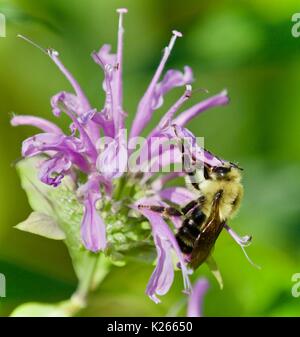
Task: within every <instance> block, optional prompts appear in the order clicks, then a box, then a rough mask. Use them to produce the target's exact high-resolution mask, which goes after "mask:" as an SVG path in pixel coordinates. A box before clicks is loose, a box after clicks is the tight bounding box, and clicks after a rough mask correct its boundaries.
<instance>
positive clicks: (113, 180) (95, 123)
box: [11, 9, 242, 303]
mask: <svg viewBox="0 0 300 337" xmlns="http://www.w3.org/2000/svg"><path fill="white" fill-rule="evenodd" d="M117 12H118V13H119V27H118V43H117V51H116V53H112V52H111V46H110V45H107V44H105V45H103V46H102V47H101V48H100V49H99V51H98V52H93V53H92V58H93V60H94V61H95V63H96V64H97V65H99V66H100V68H101V70H102V71H103V72H104V81H103V90H104V92H105V101H104V104H103V108H102V109H101V110H100V111H98V110H97V109H96V108H94V107H92V106H91V104H90V103H89V101H88V99H87V97H86V95H85V94H84V92H83V90H82V89H81V87H80V86H79V84H78V82H77V81H76V80H75V78H74V77H73V75H72V74H71V73H70V72H69V70H67V68H65V66H64V65H63V63H62V62H61V60H60V58H59V54H58V52H57V51H55V50H53V49H43V48H41V47H39V46H37V45H36V44H34V43H33V42H32V41H30V40H28V39H27V38H25V37H23V36H20V37H22V38H23V39H25V40H26V41H28V42H30V43H31V44H34V45H35V46H36V47H38V48H39V49H41V50H42V51H43V52H44V53H45V54H46V55H48V56H49V57H50V59H51V60H52V61H53V62H54V63H55V64H56V65H57V67H58V68H59V70H60V71H61V72H62V73H63V74H64V76H65V77H66V78H67V80H68V81H69V82H70V84H71V86H72V88H73V92H72V93H69V92H66V91H61V92H59V93H57V94H55V95H54V96H53V97H52V99H51V108H52V112H53V114H54V115H55V116H56V117H59V116H60V115H61V114H62V113H65V114H66V115H67V116H68V117H69V118H70V127H69V128H70V131H69V132H68V133H66V134H65V133H63V132H62V130H61V129H60V128H59V127H57V126H56V125H55V124H54V123H52V122H49V121H47V120H45V119H42V118H38V117H33V116H21V115H19V116H13V118H12V120H11V124H12V125H13V126H17V125H32V126H35V127H37V128H39V129H40V130H41V131H42V133H38V134H36V135H35V136H33V137H30V138H28V139H26V140H25V141H24V142H23V145H22V155H23V157H24V158H26V157H33V156H37V155H39V156H40V155H42V156H44V160H43V161H42V164H41V165H40V167H39V177H40V180H41V181H42V182H43V183H45V184H47V185H51V186H53V187H57V186H59V185H60V184H61V183H62V181H63V179H64V177H65V176H66V175H68V176H70V177H71V178H72V179H74V180H75V182H76V184H77V186H78V190H77V191H76V196H77V197H78V200H79V201H80V204H81V208H82V211H83V216H82V223H81V238H82V243H83V245H84V246H85V248H86V249H88V250H90V251H92V252H95V253H96V252H99V251H103V250H105V249H106V248H107V243H109V244H110V249H111V247H113V243H112V241H113V239H112V238H113V236H112V234H111V232H109V235H108V231H109V228H114V223H115V222H116V223H120V222H121V228H122V230H126V228H127V227H126V226H128V228H129V223H130V221H133V218H130V212H131V211H132V208H133V209H134V210H135V212H136V213H140V215H142V216H144V217H146V218H147V219H148V220H149V222H150V225H151V232H152V238H153V243H154V246H155V248H156V251H157V263H156V267H155V269H154V271H153V274H152V276H151V278H150V281H149V283H148V286H147V290H146V293H147V294H148V295H149V297H150V298H151V299H152V300H154V301H155V302H156V303H157V302H159V301H160V300H159V298H158V296H161V295H164V294H165V293H166V292H167V291H168V290H169V289H170V287H171V285H172V282H173V278H174V263H173V258H172V256H173V255H175V257H176V259H177V262H178V266H179V268H180V269H181V273H182V275H183V282H184V289H185V292H189V289H190V283H189V276H188V274H189V272H190V271H188V269H187V266H186V260H185V257H184V256H183V254H182V253H181V251H180V249H179V247H178V244H177V241H176V239H175V236H174V229H173V228H170V227H169V225H168V224H167V223H166V222H165V221H164V219H163V218H162V217H161V215H159V214H157V213H155V212H152V211H150V210H147V209H140V208H138V207H137V206H136V205H138V204H140V203H141V202H142V201H144V202H146V203H147V204H149V203H151V204H153V205H167V203H168V202H172V203H175V204H179V205H182V204H184V203H186V202H188V201H189V200H192V199H193V197H194V195H193V194H192V193H191V192H189V191H188V190H187V189H186V188H184V187H172V188H164V185H165V184H166V182H168V181H171V180H172V179H174V178H177V177H179V176H182V175H183V172H171V173H168V174H164V173H163V172H161V170H160V169H161V168H163V167H164V166H165V165H167V164H174V163H180V162H181V152H180V150H179V149H178V147H176V146H171V147H169V148H166V149H161V147H160V145H159V143H160V142H161V141H163V140H165V139H167V140H168V139H171V138H173V137H175V136H176V137H178V136H179V137H182V138H186V137H188V138H189V140H190V141H189V146H188V149H189V151H190V153H191V156H194V157H195V158H196V159H197V158H198V157H199V158H200V157H201V158H202V159H201V160H202V161H204V162H206V163H208V164H209V165H212V166H214V165H218V164H220V163H221V162H223V161H222V160H221V159H219V158H217V157H215V156H214V155H212V154H211V153H208V152H207V151H205V150H204V149H203V148H202V147H201V146H199V145H198V144H197V143H196V138H195V136H194V135H193V134H192V133H191V132H190V131H188V130H187V129H186V128H185V126H186V124H187V123H188V122H189V121H190V120H191V119H192V118H195V117H196V116H198V115H199V114H201V113H202V112H204V111H206V110H208V109H209V108H212V107H215V106H219V105H224V104H227V103H228V96H227V92H226V91H222V92H221V93H220V94H217V95H216V96H213V97H211V98H208V99H206V100H205V101H203V102H200V103H198V104H196V105H194V106H192V107H191V108H189V109H187V110H185V111H183V112H181V113H179V114H178V110H179V109H180V108H181V107H182V106H183V105H184V103H185V102H186V101H187V100H188V99H189V98H190V97H191V95H192V87H191V83H192V81H193V74H192V70H191V69H190V68H189V67H187V66H185V67H184V70H183V72H181V71H178V70H173V69H171V70H168V71H167V72H166V73H165V74H164V75H163V72H164V68H165V65H166V63H167V60H168V57H169V55H170V53H171V51H172V49H173V47H174V45H175V42H176V39H177V38H179V37H181V36H182V34H181V33H179V32H177V31H173V34H172V37H171V40H170V42H169V44H168V46H167V47H166V48H165V49H164V53H163V57H162V59H161V61H160V63H159V65H158V68H157V70H156V72H155V74H154V76H153V78H152V80H151V81H150V84H149V85H148V88H147V89H146V92H145V94H144V95H143V97H142V98H141V100H140V102H139V104H138V107H137V112H136V115H135V118H134V120H133V124H132V127H131V130H130V133H129V142H130V141H132V140H135V137H137V136H140V135H141V133H142V132H143V131H144V128H145V127H146V126H147V124H148V123H149V122H150V120H151V118H152V116H153V113H154V111H155V110H157V109H158V108H160V107H161V106H162V105H163V102H164V96H165V95H166V94H167V93H168V92H169V91H171V90H172V89H174V88H176V87H183V88H184V91H183V94H182V95H181V96H180V97H179V98H178V100H177V101H176V102H175V103H174V104H173V105H172V106H171V107H170V108H169V109H167V110H166V113H165V114H164V115H163V116H162V118H161V120H160V123H159V124H158V125H157V126H156V127H155V128H154V129H153V130H152V131H151V132H150V134H149V135H148V136H147V138H146V142H145V143H144V144H143V146H142V147H141V151H140V152H139V153H138V155H136V166H138V165H139V167H140V168H141V167H148V171H147V172H143V171H142V170H137V171H136V170H135V169H134V167H136V166H134V165H133V166H130V165H129V164H130V159H131V158H129V157H130V155H133V154H134V153H133V151H132V149H130V150H129V149H128V146H127V132H126V131H127V130H125V118H126V115H127V114H126V113H125V111H124V108H123V89H122V69H123V63H122V54H123V35H124V28H123V16H124V14H125V13H127V10H126V9H119V10H117ZM175 131H176V135H175V134H174V132H175ZM101 136H105V139H104V142H103V138H102V137H101ZM157 140H158V142H157ZM148 145H151V150H150V152H148ZM152 145H153V146H152ZM149 156H150V159H151V163H150V164H149V163H148V159H149ZM154 167H156V168H158V171H159V174H157V171H156V170H154V169H153V168H154ZM149 168H152V169H151V170H149ZM99 204H104V206H103V207H102V206H101V205H100V206H99ZM130 209H131V210H130ZM108 210H109V211H108ZM142 216H139V219H141V220H139V221H140V223H141V222H142V221H143V218H142ZM124 219H125V220H124ZM126 219H127V220H126ZM172 222H173V224H174V227H175V228H176V227H178V226H180V223H181V219H180V218H178V217H173V218H172ZM228 228H229V227H228ZM137 229H138V226H136V227H135V228H134V229H132V230H133V231H134V230H137ZM231 234H232V233H231ZM241 242H242V241H240V244H241ZM116 245H117V244H116ZM122 247H123V246H122ZM122 249H123V250H124V247H123V248H122ZM107 254H109V253H108V252H107ZM197 289H198V286H196V288H195V290H194V293H195V296H198V295H197V294H198V293H199V290H197Z"/></svg>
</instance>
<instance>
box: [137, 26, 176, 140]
mask: <svg viewBox="0 0 300 337" xmlns="http://www.w3.org/2000/svg"><path fill="white" fill-rule="evenodd" d="M172 33H173V36H172V37H171V40H170V42H169V44H168V46H167V47H166V48H165V50H164V55H163V57H162V59H161V61H160V63H159V65H158V68H157V70H156V72H155V74H154V76H153V78H152V80H151V82H150V84H149V86H148V89H147V90H146V92H145V94H144V96H143V98H142V99H141V101H140V104H139V106H138V111H137V114H136V117H135V119H134V121H133V125H132V128H131V133H130V138H132V137H135V136H137V135H139V133H140V132H141V130H142V129H143V126H142V127H141V125H140V124H141V123H140V122H141V120H147V118H149V116H145V115H144V110H145V109H146V108H147V106H148V105H149V104H150V101H151V99H152V94H153V92H154V90H155V87H156V85H157V82H158V80H159V78H160V76H161V74H162V72H163V70H164V67H165V65H166V63H167V61H168V58H169V56H170V54H171V51H172V49H173V47H174V44H175V41H176V39H177V38H178V37H181V36H182V34H181V33H180V32H178V31H176V30H173V32H172Z"/></svg>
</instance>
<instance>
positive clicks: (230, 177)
mask: <svg viewBox="0 0 300 337" xmlns="http://www.w3.org/2000/svg"><path fill="white" fill-rule="evenodd" d="M241 170H242V169H241V168H239V167H238V166H236V165H235V164H233V163H224V164H222V165H221V166H215V167H211V166H208V165H206V164H205V165H204V169H203V170H202V177H201V178H200V179H199V174H200V172H199V170H194V171H192V172H189V173H187V174H186V182H187V184H188V185H189V186H191V187H192V189H193V190H194V191H195V192H196V194H198V195H199V197H198V198H196V199H195V200H192V201H191V202H189V203H188V204H187V205H185V206H184V207H182V208H180V209H177V208H174V207H161V206H144V205H140V206H139V207H147V208H148V209H150V210H152V211H154V212H159V213H161V214H162V215H163V216H165V217H172V216H181V217H182V218H183V222H182V226H181V227H180V228H179V229H178V231H177V233H176V239H177V242H178V245H179V247H180V249H181V251H182V252H183V253H184V254H185V255H186V256H187V260H188V261H189V264H190V266H191V267H192V268H193V269H196V268H198V267H199V266H200V265H201V264H202V263H203V262H205V261H206V260H207V258H208V257H209V256H210V254H211V251H212V249H213V247H214V245H215V242H216V240H217V238H218V237H219V235H220V233H221V231H222V229H223V227H224V225H225V223H226V221H228V220H229V219H231V218H232V217H233V216H234V214H235V213H236V212H237V211H238V209H239V207H240V204H241V200H242V198H243V186H242V184H241V178H242V176H241ZM195 176H198V178H197V179H195Z"/></svg>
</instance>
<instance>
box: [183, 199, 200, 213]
mask: <svg viewBox="0 0 300 337" xmlns="http://www.w3.org/2000/svg"><path fill="white" fill-rule="evenodd" d="M204 202H205V197H204V196H201V197H200V198H198V199H196V200H192V201H190V202H189V203H188V204H186V205H185V206H184V207H182V208H181V212H182V213H183V214H184V215H185V214H187V213H188V212H189V211H191V210H192V209H194V208H195V207H196V206H197V207H198V208H202V206H203V203H204Z"/></svg>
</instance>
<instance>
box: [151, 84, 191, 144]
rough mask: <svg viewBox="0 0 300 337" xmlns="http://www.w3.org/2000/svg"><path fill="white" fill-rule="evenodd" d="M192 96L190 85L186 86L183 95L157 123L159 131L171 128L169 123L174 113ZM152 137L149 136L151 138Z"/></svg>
mask: <svg viewBox="0 0 300 337" xmlns="http://www.w3.org/2000/svg"><path fill="white" fill-rule="evenodd" d="M191 96H192V86H191V85H190V84H188V85H186V87H185V92H184V94H183V95H182V96H181V97H180V98H179V99H178V100H177V102H175V103H174V104H173V106H172V107H171V108H170V109H169V110H168V111H167V113H166V114H165V115H164V117H163V118H162V119H161V121H160V122H159V129H160V130H164V129H166V128H168V127H169V126H171V121H172V119H173V117H174V115H175V113H176V112H177V111H178V110H179V108H180V107H181V106H182V105H183V103H184V102H185V101H186V100H188V99H189V98H190V97H191ZM151 136H153V135H150V136H149V137H151Z"/></svg>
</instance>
